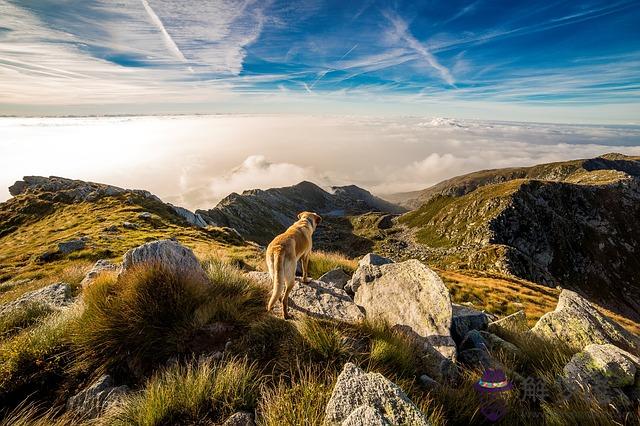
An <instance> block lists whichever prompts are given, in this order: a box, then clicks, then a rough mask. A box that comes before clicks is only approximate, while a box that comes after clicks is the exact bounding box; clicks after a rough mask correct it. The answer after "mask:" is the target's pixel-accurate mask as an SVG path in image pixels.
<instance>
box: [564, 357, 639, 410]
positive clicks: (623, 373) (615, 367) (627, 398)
mask: <svg viewBox="0 0 640 426" xmlns="http://www.w3.org/2000/svg"><path fill="white" fill-rule="evenodd" d="M639 371H640V358H638V357H637V356H635V355H632V354H630V353H629V352H627V351H624V350H622V349H620V348H618V347H616V346H614V345H610V344H606V345H588V346H587V347H585V348H584V350H583V351H582V352H579V353H577V354H575V355H574V356H573V357H572V358H571V360H570V361H569V363H567V365H566V366H565V367H564V370H563V383H564V385H565V386H566V387H567V388H568V389H569V390H570V391H571V392H585V393H587V394H591V395H592V396H593V397H594V398H595V399H596V400H597V401H598V403H599V404H601V405H609V404H613V405H615V406H616V407H619V408H628V407H629V406H630V405H631V403H632V402H635V401H637V394H635V395H634V394H633V391H632V389H633V388H635V389H639V388H640V374H638V372H639ZM634 400H635V401H634Z"/></svg>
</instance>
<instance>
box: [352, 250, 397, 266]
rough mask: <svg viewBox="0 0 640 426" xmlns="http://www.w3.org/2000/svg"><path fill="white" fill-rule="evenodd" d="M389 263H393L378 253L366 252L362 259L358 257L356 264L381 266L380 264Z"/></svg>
mask: <svg viewBox="0 0 640 426" xmlns="http://www.w3.org/2000/svg"><path fill="white" fill-rule="evenodd" d="M389 263H393V260H391V259H389V258H387V257H384V256H380V255H379V254H375V253H367V254H365V255H364V257H363V258H362V259H360V261H359V262H358V266H362V265H373V266H381V265H387V264H389Z"/></svg>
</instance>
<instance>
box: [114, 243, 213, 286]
mask: <svg viewBox="0 0 640 426" xmlns="http://www.w3.org/2000/svg"><path fill="white" fill-rule="evenodd" d="M139 264H157V265H161V266H162V267H164V268H167V269H169V270H171V271H175V272H177V273H180V274H189V275H190V276H193V277H197V278H199V279H202V280H203V281H207V278H206V274H205V272H204V270H203V269H202V266H201V265H200V262H199V261H198V259H197V258H196V256H195V255H194V254H193V252H192V251H191V249H189V248H187V247H185V246H183V245H181V244H180V243H178V242H177V241H173V240H158V241H152V242H150V243H146V244H143V245H141V246H139V247H136V248H134V249H131V250H129V251H128V252H126V253H125V255H124V257H123V260H122V269H123V271H126V270H127V269H129V268H131V267H133V266H135V265H139Z"/></svg>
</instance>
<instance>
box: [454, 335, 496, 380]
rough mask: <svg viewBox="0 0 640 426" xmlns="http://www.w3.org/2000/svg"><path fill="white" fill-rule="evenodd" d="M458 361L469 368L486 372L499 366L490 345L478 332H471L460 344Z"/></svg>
mask: <svg viewBox="0 0 640 426" xmlns="http://www.w3.org/2000/svg"><path fill="white" fill-rule="evenodd" d="M458 360H459V361H460V362H462V363H463V364H466V365H467V366H470V367H474V368H480V369H483V370H486V369H488V368H495V367H497V366H498V364H497V362H496V361H495V360H494V358H493V356H491V352H490V351H489V345H488V344H487V341H486V340H485V339H484V337H483V336H482V334H481V332H480V331H478V330H471V331H470V332H469V333H467V335H466V336H465V338H464V340H463V341H462V343H461V344H460V350H459V352H458Z"/></svg>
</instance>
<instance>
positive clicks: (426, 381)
mask: <svg viewBox="0 0 640 426" xmlns="http://www.w3.org/2000/svg"><path fill="white" fill-rule="evenodd" d="M420 383H421V384H422V386H424V387H425V388H427V389H428V390H434V389H437V388H438V386H440V383H438V382H436V381H435V380H433V379H432V378H431V377H429V376H428V375H426V374H423V375H421V376H420Z"/></svg>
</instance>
